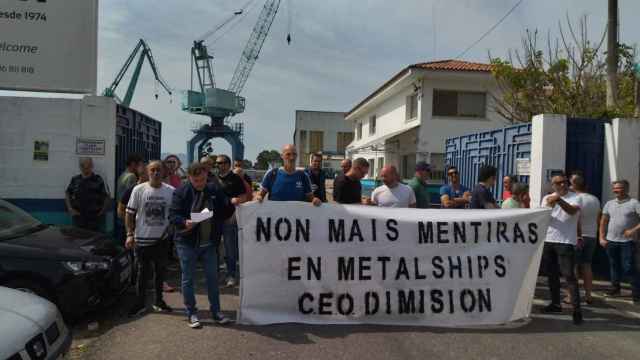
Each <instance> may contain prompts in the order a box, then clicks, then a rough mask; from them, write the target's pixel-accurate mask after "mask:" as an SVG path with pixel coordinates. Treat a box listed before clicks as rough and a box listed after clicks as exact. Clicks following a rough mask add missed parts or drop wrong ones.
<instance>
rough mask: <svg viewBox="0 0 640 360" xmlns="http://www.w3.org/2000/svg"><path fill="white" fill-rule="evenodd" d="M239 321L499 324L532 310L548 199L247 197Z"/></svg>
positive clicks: (241, 216) (242, 216)
mask: <svg viewBox="0 0 640 360" xmlns="http://www.w3.org/2000/svg"><path fill="white" fill-rule="evenodd" d="M237 215H238V225H239V228H240V264H241V281H240V284H241V289H240V312H239V315H238V322H239V323H242V324H254V325H263V324H273V323H284V322H298V323H310V324H389V325H428V326H445V327H454V326H475V325H496V324H504V323H507V322H510V321H514V320H518V319H522V318H525V317H528V316H529V314H530V312H531V305H532V302H533V293H534V289H535V283H536V278H537V274H538V267H539V264H540V257H541V254H542V245H543V242H544V237H545V234H546V230H547V226H548V223H549V217H550V211H549V210H546V209H536V210H528V209H514V210H435V209H434V210H416V209H390V208H377V207H371V206H358V205H335V204H323V205H322V206H320V207H313V206H312V205H311V204H309V203H299V202H275V201H271V202H269V201H265V202H264V203H262V204H259V203H255V202H254V203H249V204H245V205H242V206H240V207H239V208H238V211H237Z"/></svg>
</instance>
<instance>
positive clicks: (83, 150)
mask: <svg viewBox="0 0 640 360" xmlns="http://www.w3.org/2000/svg"><path fill="white" fill-rule="evenodd" d="M76 154H77V155H82V156H102V155H104V154H105V140H104V139H88V138H80V137H79V138H77V139H76Z"/></svg>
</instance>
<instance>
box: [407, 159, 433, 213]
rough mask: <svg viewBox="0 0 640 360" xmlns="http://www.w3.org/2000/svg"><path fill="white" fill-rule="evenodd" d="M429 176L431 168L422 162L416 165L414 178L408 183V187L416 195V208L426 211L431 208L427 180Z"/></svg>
mask: <svg viewBox="0 0 640 360" xmlns="http://www.w3.org/2000/svg"><path fill="white" fill-rule="evenodd" d="M430 176H431V166H429V164H427V163H426V162H424V161H419V162H418V163H416V176H414V177H413V179H411V180H410V181H409V184H408V185H409V186H410V187H411V189H413V192H414V194H415V195H416V208H418V209H428V208H430V207H431V200H430V195H429V191H428V190H427V179H429V177H430Z"/></svg>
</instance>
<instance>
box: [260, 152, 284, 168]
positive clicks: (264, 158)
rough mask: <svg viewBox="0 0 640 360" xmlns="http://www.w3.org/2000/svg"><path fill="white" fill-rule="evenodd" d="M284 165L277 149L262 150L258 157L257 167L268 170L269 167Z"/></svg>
mask: <svg viewBox="0 0 640 360" xmlns="http://www.w3.org/2000/svg"><path fill="white" fill-rule="evenodd" d="M279 165H282V158H280V153H279V152H278V151H277V150H262V151H261V152H260V153H259V154H258V157H257V158H256V163H255V168H256V169H258V170H267V169H268V168H269V167H275V166H279Z"/></svg>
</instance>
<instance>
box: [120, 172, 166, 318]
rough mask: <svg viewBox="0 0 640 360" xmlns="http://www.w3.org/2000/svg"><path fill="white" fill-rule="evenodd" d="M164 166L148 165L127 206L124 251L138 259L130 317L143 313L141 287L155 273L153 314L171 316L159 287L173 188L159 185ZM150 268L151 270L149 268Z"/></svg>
mask: <svg viewBox="0 0 640 360" xmlns="http://www.w3.org/2000/svg"><path fill="white" fill-rule="evenodd" d="M163 169H164V166H163V164H162V162H161V161H152V162H151V163H149V165H148V166H147V173H148V175H149V181H148V182H145V183H142V184H139V185H136V187H134V188H133V192H132V193H131V198H130V199H129V202H128V203H127V216H126V218H125V220H126V226H127V241H126V243H125V246H126V247H127V249H135V253H136V257H137V259H138V266H139V270H138V281H137V295H138V298H137V301H136V302H135V304H134V306H133V308H132V309H131V311H130V312H129V315H130V316H137V315H140V314H142V313H143V312H144V311H145V310H146V307H145V284H146V283H147V281H148V280H149V278H150V277H152V275H153V273H155V279H154V280H155V281H154V289H155V294H156V297H155V303H154V305H153V309H154V310H155V311H164V312H171V311H172V309H171V307H169V306H168V305H167V304H166V303H165V302H164V300H163V299H162V284H163V282H164V278H165V269H166V266H167V255H168V252H169V247H168V246H169V241H168V239H167V237H166V236H165V235H166V234H165V232H166V231H167V227H168V226H169V219H168V217H169V207H170V206H171V199H172V196H173V190H174V188H173V187H172V186H171V185H167V184H165V183H163V182H162V179H163ZM152 266H153V268H152Z"/></svg>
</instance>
